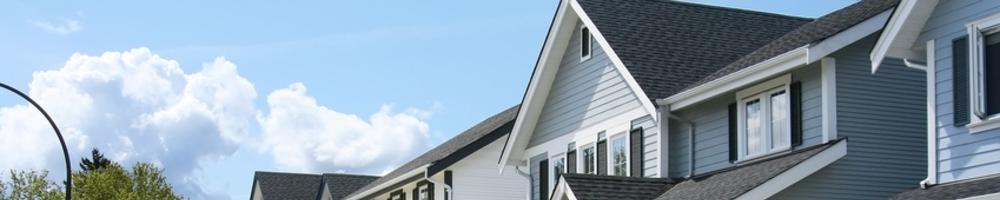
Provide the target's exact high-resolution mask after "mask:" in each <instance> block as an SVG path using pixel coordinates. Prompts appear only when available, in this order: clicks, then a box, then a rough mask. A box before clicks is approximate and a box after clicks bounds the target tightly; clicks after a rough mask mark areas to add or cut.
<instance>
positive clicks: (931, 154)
mask: <svg viewBox="0 0 1000 200" xmlns="http://www.w3.org/2000/svg"><path fill="white" fill-rule="evenodd" d="M934 44H935V43H934V40H928V41H927V46H926V48H927V50H926V51H927V52H926V53H927V63H926V64H924V71H925V72H926V73H925V74H926V76H927V80H926V81H927V86H926V87H927V100H926V101H927V123H926V124H927V178H926V179H924V180H923V181H920V188H921V189H927V188H928V187H930V185H934V184H937V181H938V180H937V153H938V152H937V137H938V134H937V127H936V124H937V123H935V122H937V110H936V109H937V77H936V76H937V74H935V73H936V71H937V69H936V68H937V67H936V66H935V61H934V58H935V56H936V55H935V47H934V46H935V45H934ZM903 61H904V62H903V63H904V64H906V66H907V67H910V65H911V63H910V62H909V61H908V60H903ZM911 68H912V67H911Z"/></svg>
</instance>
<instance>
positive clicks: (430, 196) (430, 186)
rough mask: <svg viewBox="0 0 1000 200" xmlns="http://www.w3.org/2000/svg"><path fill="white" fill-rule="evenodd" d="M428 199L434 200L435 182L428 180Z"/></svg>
mask: <svg viewBox="0 0 1000 200" xmlns="http://www.w3.org/2000/svg"><path fill="white" fill-rule="evenodd" d="M427 199H430V200H434V183H431V182H430V181H428V182H427Z"/></svg>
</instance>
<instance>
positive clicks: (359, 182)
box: [323, 173, 378, 200]
mask: <svg viewBox="0 0 1000 200" xmlns="http://www.w3.org/2000/svg"><path fill="white" fill-rule="evenodd" d="M375 179H378V176H366V175H355V174H334V173H327V174H323V185H325V186H326V187H327V190H329V191H330V197H331V198H332V199H334V200H338V199H343V198H344V197H347V195H348V194H351V193H353V192H354V191H357V190H358V189H360V188H361V187H364V186H365V185H368V184H369V183H371V182H372V181H375Z"/></svg>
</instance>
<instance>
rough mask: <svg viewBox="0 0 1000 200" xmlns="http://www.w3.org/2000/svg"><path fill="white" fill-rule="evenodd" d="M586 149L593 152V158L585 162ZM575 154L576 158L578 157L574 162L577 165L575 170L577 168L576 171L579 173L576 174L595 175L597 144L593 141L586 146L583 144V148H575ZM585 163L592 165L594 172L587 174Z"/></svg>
mask: <svg viewBox="0 0 1000 200" xmlns="http://www.w3.org/2000/svg"><path fill="white" fill-rule="evenodd" d="M587 149H593V150H592V151H593V152H592V154H593V155H594V157H593V158H592V159H591V160H587ZM576 152H577V156H579V158H577V160H576V162H577V164H578V165H577V168H578V169H577V171H579V172H578V173H581V174H597V142H596V141H595V142H592V143H587V144H585V145H583V146H580V147H577V149H576ZM587 162H590V163H591V164H594V167H593V170H594V172H593V173H591V172H587Z"/></svg>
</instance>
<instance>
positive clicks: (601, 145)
mask: <svg viewBox="0 0 1000 200" xmlns="http://www.w3.org/2000/svg"><path fill="white" fill-rule="evenodd" d="M607 169H608V140H601V141H600V142H597V174H600V175H608V170H607Z"/></svg>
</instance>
